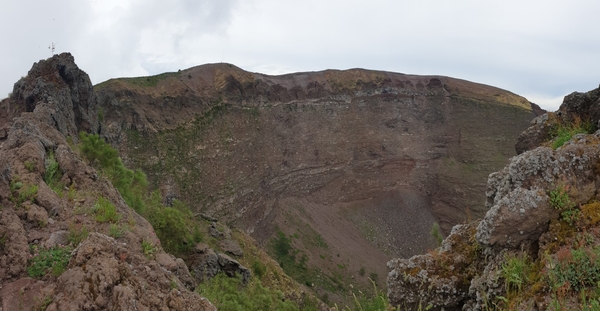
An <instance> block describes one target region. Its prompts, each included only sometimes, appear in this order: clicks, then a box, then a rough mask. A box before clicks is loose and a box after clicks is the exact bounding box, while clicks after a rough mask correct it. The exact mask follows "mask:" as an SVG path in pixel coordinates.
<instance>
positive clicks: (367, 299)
mask: <svg viewBox="0 0 600 311" xmlns="http://www.w3.org/2000/svg"><path fill="white" fill-rule="evenodd" d="M371 283H372V284H373V296H367V295H365V294H364V293H363V292H359V295H358V296H357V295H356V294H354V293H353V294H352V296H353V297H354V309H353V310H360V311H384V310H389V309H390V304H389V302H388V300H387V296H386V294H385V293H384V292H382V291H380V290H379V289H378V288H377V285H376V284H375V282H374V281H373V280H371ZM347 309H350V308H348V307H347Z"/></svg>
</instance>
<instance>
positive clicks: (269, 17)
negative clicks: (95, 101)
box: [0, 0, 600, 110]
mask: <svg viewBox="0 0 600 311" xmlns="http://www.w3.org/2000/svg"><path fill="white" fill-rule="evenodd" d="M0 3H1V5H0V29H2V30H1V31H0V39H1V42H2V48H0V56H1V59H2V67H1V68H0V92H1V93H0V98H3V97H5V96H6V95H7V94H8V93H9V92H10V91H12V86H13V84H14V82H16V81H17V80H18V79H19V78H20V77H21V76H24V75H26V74H27V71H28V70H29V69H30V68H31V65H32V64H33V63H34V62H36V61H38V60H40V59H44V58H47V57H50V56H51V51H50V50H49V49H48V47H49V45H50V44H52V43H53V42H54V44H55V46H56V51H55V53H61V52H71V53H72V54H73V56H74V57H75V61H76V63H77V64H78V65H79V67H80V68H82V69H83V70H84V71H86V72H87V73H88V74H89V75H90V78H91V79H92V83H94V84H96V83H100V82H102V81H104V80H107V79H110V78H114V77H123V76H141V75H152V74H158V73H161V72H165V71H177V70H178V69H186V68H189V67H192V66H196V65H201V64H205V63H215V62H227V63H233V64H235V65H237V66H239V67H241V68H243V69H245V70H248V71H253V72H261V73H266V74H282V73H289V72H297V71H318V70H324V69H349V68H367V69H376V70H386V71H394V72H401V73H408V74H431V75H445V76H451V77H456V78H461V79H466V80H470V81H474V82H479V83H485V84H489V85H493V86H497V87H500V88H503V89H507V90H509V91H512V92H514V93H517V94H519V95H522V96H525V97H527V98H528V99H529V100H530V101H533V102H536V103H538V104H540V105H541V106H542V107H543V108H546V109H548V110H556V109H557V108H558V106H559V105H560V103H561V102H562V97H563V96H565V95H566V94H569V93H571V92H573V91H581V92H585V91H589V90H591V89H593V88H596V87H598V85H599V84H600V24H599V22H598V21H599V17H598V16H599V14H600V1H598V0H571V1H566V0H561V1H557V0H543V1H541V0H540V1H538V0H535V1H534V0H531V1H528V0H502V1H496V0H420V1H419V0H411V1H404V0H395V1H393V0H389V1H388V0H369V1H366V0H362V1H354V0H339V1H338V0H319V1H317V0H304V1H298V0H295V1H287V0H244V1H241V0H169V1H167V0H0Z"/></svg>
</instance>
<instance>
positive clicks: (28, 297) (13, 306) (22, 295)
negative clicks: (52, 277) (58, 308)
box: [0, 278, 54, 311]
mask: <svg viewBox="0 0 600 311" xmlns="http://www.w3.org/2000/svg"><path fill="white" fill-rule="evenodd" d="M53 289H54V287H53V286H52V285H50V284H47V283H46V282H42V281H38V280H34V279H30V278H22V279H18V280H16V281H14V282H10V283H6V284H2V286H0V302H1V304H0V310H1V311H3V310H6V311H9V310H41V307H42V306H43V304H44V302H45V300H46V299H51V298H52V290H53Z"/></svg>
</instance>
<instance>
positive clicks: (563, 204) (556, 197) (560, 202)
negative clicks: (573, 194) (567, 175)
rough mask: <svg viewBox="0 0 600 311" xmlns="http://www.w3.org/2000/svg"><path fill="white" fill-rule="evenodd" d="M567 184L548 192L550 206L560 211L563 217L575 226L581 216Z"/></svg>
mask: <svg viewBox="0 0 600 311" xmlns="http://www.w3.org/2000/svg"><path fill="white" fill-rule="evenodd" d="M567 190H568V188H567V187H565V186H557V187H555V188H554V189H552V190H550V192H548V197H549V198H550V201H549V203H550V206H552V207H553V208H554V209H556V210H558V211H559V212H560V216H561V219H562V220H564V221H566V222H567V223H568V224H569V225H571V226H573V225H574V224H575V223H576V222H577V220H579V218H580V211H579V209H578V208H577V205H576V204H575V203H574V202H573V201H571V198H570V197H569V194H568V192H567Z"/></svg>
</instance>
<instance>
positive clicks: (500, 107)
mask: <svg viewBox="0 0 600 311" xmlns="http://www.w3.org/2000/svg"><path fill="white" fill-rule="evenodd" d="M95 90H96V92H97V94H98V98H99V106H100V108H99V109H100V112H101V114H100V120H101V125H100V133H101V135H102V136H103V137H105V138H106V139H107V140H108V141H109V142H110V143H111V144H113V146H115V147H116V148H117V149H118V150H119V151H120V154H121V155H122V157H123V160H124V162H125V163H126V164H127V165H130V166H132V167H135V168H139V169H141V170H143V171H144V172H145V173H146V174H147V176H148V178H149V180H150V182H151V184H153V185H156V186H157V187H159V188H160V190H161V193H162V195H163V196H164V197H166V198H169V199H173V198H176V199H178V200H182V201H184V202H186V203H187V204H189V205H190V206H191V207H192V209H193V210H195V211H197V212H201V213H204V214H207V215H210V216H212V217H215V218H218V219H220V220H221V221H224V222H227V223H228V224H231V225H233V226H235V227H238V228H241V229H242V230H244V231H245V232H247V233H250V234H251V235H252V236H253V237H254V238H256V239H257V240H258V241H259V243H261V245H262V246H263V248H264V249H265V250H267V251H268V252H270V253H271V254H272V255H273V256H274V257H276V258H277V257H278V256H279V258H278V259H279V261H280V263H281V262H287V264H284V270H286V272H288V273H289V274H291V275H292V276H294V277H295V278H296V279H297V280H299V281H301V282H302V283H305V284H309V285H310V286H311V287H313V289H314V290H315V292H316V293H318V294H319V295H321V297H322V298H323V297H325V298H327V299H332V300H334V301H335V300H343V299H345V298H344V297H347V294H346V293H347V292H348V291H349V290H350V284H353V285H354V286H361V287H367V286H369V285H370V284H369V282H368V277H371V278H374V279H375V280H376V281H377V284H378V285H379V287H380V288H385V282H384V276H385V275H386V274H387V270H386V268H385V263H386V262H387V261H388V260H389V259H390V258H392V257H398V256H400V257H409V256H412V255H415V254H421V253H424V252H426V251H427V250H428V249H431V248H433V247H435V245H436V241H435V239H434V238H433V237H432V236H431V235H430V231H431V229H432V226H433V224H434V222H437V223H439V224H440V225H441V228H442V232H443V233H445V234H447V233H449V231H450V228H451V227H452V226H453V225H455V224H458V223H463V222H465V221H468V220H469V219H475V218H477V217H482V216H483V215H484V213H485V211H486V210H487V208H486V207H485V206H484V202H485V191H486V180H487V177H488V174H489V173H491V172H493V171H496V170H498V169H500V168H501V167H503V166H504V165H505V164H506V162H507V160H508V159H509V158H510V157H511V156H514V155H515V151H514V144H515V141H516V137H517V135H518V134H519V133H521V132H522V131H523V130H524V129H525V128H527V126H528V125H529V122H530V121H531V120H532V119H533V118H534V117H535V116H536V113H539V110H538V109H539V107H536V106H535V105H533V106H532V104H531V103H529V102H528V101H527V100H526V99H525V98H523V97H520V96H518V95H515V94H512V93H510V92H507V91H505V90H501V89H498V88H494V87H491V86H487V85H482V84H476V83H472V82H468V81H464V80H459V79H453V78H449V77H441V76H414V75H405V74H399V73H391V72H380V71H370V70H364V69H352V70H345V71H337V70H326V71H322V72H308V73H294V74H287V75H281V76H268V75H263V74H258V73H250V72H246V71H243V70H242V69H240V68H238V67H235V66H233V65H230V64H209V65H202V66H198V67H194V68H190V69H187V70H181V71H179V72H174V73H165V74H161V75H157V76H151V77H139V78H120V79H111V80H109V81H106V82H103V83H101V84H99V85H96V86H95ZM532 107H533V108H535V109H532ZM277 243H284V244H285V243H288V244H289V246H290V249H289V252H288V253H284V254H278V253H277V250H276V247H274V245H278V244H277ZM290 254H293V256H289V255H290ZM290 257H291V258H290Z"/></svg>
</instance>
